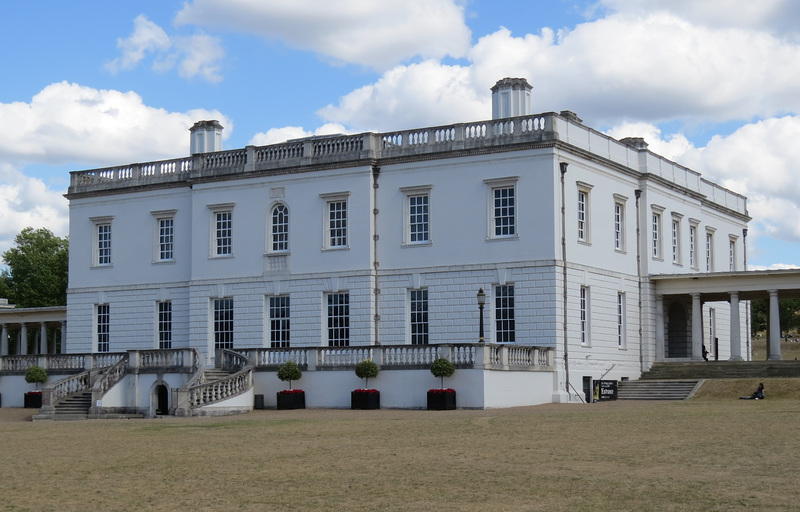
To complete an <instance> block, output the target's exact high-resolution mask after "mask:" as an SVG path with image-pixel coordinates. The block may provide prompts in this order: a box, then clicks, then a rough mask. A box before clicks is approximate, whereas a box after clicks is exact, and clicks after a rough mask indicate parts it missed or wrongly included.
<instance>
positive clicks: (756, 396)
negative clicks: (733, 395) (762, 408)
mask: <svg viewBox="0 0 800 512" xmlns="http://www.w3.org/2000/svg"><path fill="white" fill-rule="evenodd" d="M739 398H740V399H742V400H763V399H764V383H763V382H761V383H759V384H758V388H756V390H755V392H753V394H752V395H750V396H740V397H739Z"/></svg>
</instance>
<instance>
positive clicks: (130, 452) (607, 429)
mask: <svg viewBox="0 0 800 512" xmlns="http://www.w3.org/2000/svg"><path fill="white" fill-rule="evenodd" d="M755 383H756V382H755V381H751V380H748V381H714V382H711V383H708V384H706V385H705V386H704V387H703V389H701V391H700V392H699V393H698V394H697V395H696V396H695V397H694V398H693V399H692V400H688V401H684V402H630V401H629V402H606V403H596V404H569V405H556V404H552V405H543V406H538V407H524V408H514V409H498V410H487V411H403V410H380V411H350V410H297V411H275V410H268V411H253V412H252V413H249V414H244V415H239V416H232V417H222V418H188V419H187V418H168V419H153V420H93V421H80V422H37V423H32V422H29V421H25V420H26V419H27V418H29V417H30V415H31V412H32V411H31V410H24V409H0V464H1V465H2V466H0V467H2V468H3V478H2V484H0V485H2V496H1V497H0V503H2V505H1V506H0V508H2V509H3V510H8V511H22V510H30V511H37V512H39V511H60V512H63V511H71V510H114V511H124V510H131V511H133V510H136V511H139V510H180V511H183V510H190V511H205V510H225V511H229V510H280V511H285V510H288V511H291V510H402V511H416V510H425V511H427V510H436V509H439V510H495V511H499V510H547V511H584V510H585V511H612V510H613V511H625V510H630V511H648V510H652V511H673V510H719V511H732V510H759V511H762V510H798V508H800V501H798V489H799V488H800V472H798V463H797V460H798V452H800V435H799V434H800V432H798V428H797V425H798V420H800V379H795V380H790V379H771V380H766V381H765V384H766V391H767V399H766V400H759V401H754V400H738V399H737V397H738V396H739V395H745V394H749V393H751V392H752V389H751V388H754V384H755Z"/></svg>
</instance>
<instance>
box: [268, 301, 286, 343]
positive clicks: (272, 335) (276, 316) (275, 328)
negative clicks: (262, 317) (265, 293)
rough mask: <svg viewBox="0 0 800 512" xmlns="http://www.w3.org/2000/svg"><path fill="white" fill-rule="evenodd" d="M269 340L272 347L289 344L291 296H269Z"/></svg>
mask: <svg viewBox="0 0 800 512" xmlns="http://www.w3.org/2000/svg"><path fill="white" fill-rule="evenodd" d="M269 342H270V347H272V348H285V347H288V346H289V297H288V296H280V297H270V298H269Z"/></svg>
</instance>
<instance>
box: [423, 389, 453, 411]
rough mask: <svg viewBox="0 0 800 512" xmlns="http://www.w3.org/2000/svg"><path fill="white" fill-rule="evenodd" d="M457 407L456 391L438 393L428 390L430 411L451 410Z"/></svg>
mask: <svg viewBox="0 0 800 512" xmlns="http://www.w3.org/2000/svg"><path fill="white" fill-rule="evenodd" d="M455 408H456V392H455V391H450V392H447V393H437V392H432V391H428V410H429V411H449V410H452V409H455Z"/></svg>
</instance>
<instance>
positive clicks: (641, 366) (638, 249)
mask: <svg viewBox="0 0 800 512" xmlns="http://www.w3.org/2000/svg"><path fill="white" fill-rule="evenodd" d="M633 193H634V195H635V196H636V277H637V281H638V282H639V284H638V290H639V374H642V373H644V332H643V330H642V322H643V321H644V312H643V311H642V308H643V301H642V232H641V218H640V215H639V206H640V205H639V199H641V197H642V191H641V189H638V188H637V189H636V190H634V192H633ZM656 307H658V304H656ZM656 318H658V315H656Z"/></svg>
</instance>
